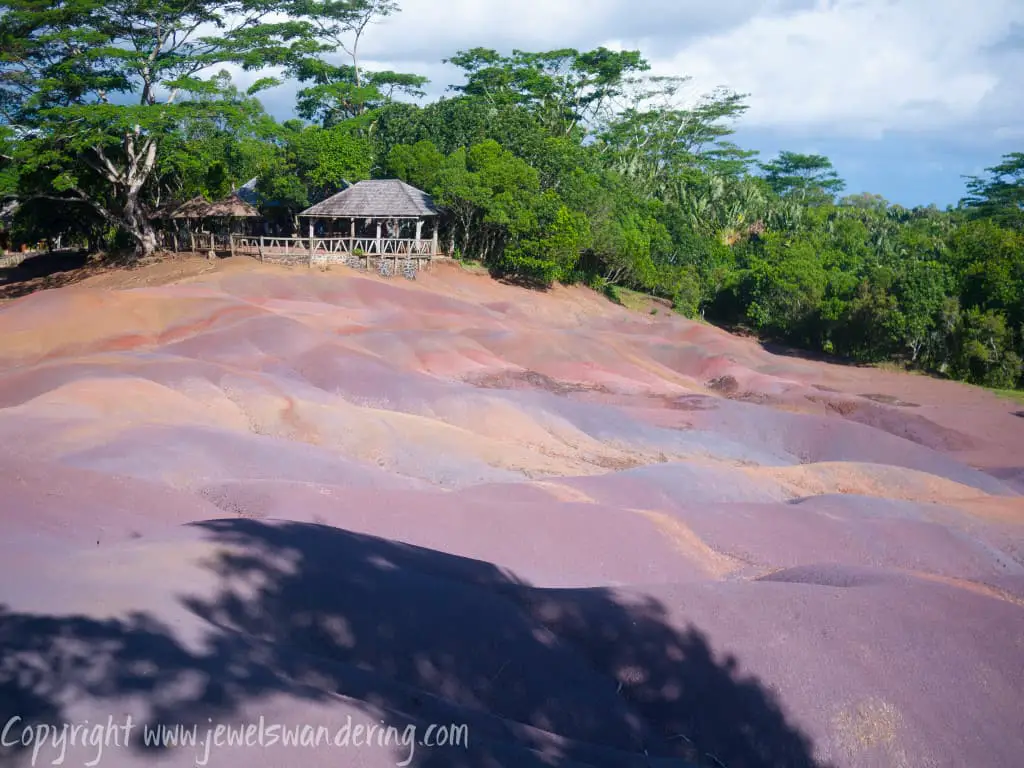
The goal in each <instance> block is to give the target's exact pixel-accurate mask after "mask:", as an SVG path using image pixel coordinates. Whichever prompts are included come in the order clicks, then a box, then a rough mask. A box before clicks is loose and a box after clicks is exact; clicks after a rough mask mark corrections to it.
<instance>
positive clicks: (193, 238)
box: [188, 227, 196, 253]
mask: <svg viewBox="0 0 1024 768" xmlns="http://www.w3.org/2000/svg"><path fill="white" fill-rule="evenodd" d="M188 244H189V245H190V246H191V248H190V250H191V251H192V253H195V252H196V233H195V232H193V231H192V227H189V228H188Z"/></svg>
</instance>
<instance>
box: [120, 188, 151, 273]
mask: <svg viewBox="0 0 1024 768" xmlns="http://www.w3.org/2000/svg"><path fill="white" fill-rule="evenodd" d="M123 219H124V228H125V230H126V231H127V232H128V234H130V235H131V236H132V239H134V240H135V258H137V259H144V258H146V257H147V256H152V255H153V253H155V252H156V232H155V231H154V230H153V225H152V224H151V223H150V221H149V219H148V218H146V214H145V211H144V210H143V208H142V205H141V202H140V201H139V192H138V191H133V190H128V194H127V199H126V200H125V205H124V214H123Z"/></svg>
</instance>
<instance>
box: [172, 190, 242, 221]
mask: <svg viewBox="0 0 1024 768" xmlns="http://www.w3.org/2000/svg"><path fill="white" fill-rule="evenodd" d="M259 215H260V212H259V211H257V210H256V209H255V208H253V207H252V206H251V205H249V203H247V202H245V200H243V199H242V198H240V197H239V196H238V195H236V194H234V193H232V194H230V195H228V196H227V197H225V198H224V199H223V200H217V201H216V202H213V203H211V202H208V201H207V200H206V198H205V197H203V196H202V195H199V196H198V197H193V198H192V199H191V200H189V201H188V202H187V203H184V204H183V205H182V206H181V207H180V208H178V210H176V211H175V212H174V214H173V215H172V216H171V218H173V219H214V218H233V219H244V218H253V217H256V216H259Z"/></svg>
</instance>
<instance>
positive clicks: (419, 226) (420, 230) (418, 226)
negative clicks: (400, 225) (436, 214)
mask: <svg viewBox="0 0 1024 768" xmlns="http://www.w3.org/2000/svg"><path fill="white" fill-rule="evenodd" d="M422 238H423V219H416V244H415V245H414V246H413V248H414V249H416V250H419V247H420V240H421V239H422Z"/></svg>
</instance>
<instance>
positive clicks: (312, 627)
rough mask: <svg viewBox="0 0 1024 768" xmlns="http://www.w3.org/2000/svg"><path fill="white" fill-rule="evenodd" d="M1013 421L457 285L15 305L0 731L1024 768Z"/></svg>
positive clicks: (245, 269)
mask: <svg viewBox="0 0 1024 768" xmlns="http://www.w3.org/2000/svg"><path fill="white" fill-rule="evenodd" d="M1016 410H1019V406H1016V404H1014V403H1013V402H1011V401H1008V400H1002V399H999V398H997V397H995V396H994V395H991V394H989V393H987V392H985V391H984V390H981V389H978V388H972V387H968V386H965V385H960V384H956V383H951V382H941V381H936V380H933V379H929V378H926V377H922V376H912V375H905V374H897V373H891V372H883V371H878V370H874V369H869V368H856V367H844V366H837V365H827V364H823V363H818V362H812V361H808V360H803V359H799V358H796V357H784V356H775V355H771V354H768V353H767V352H765V351H764V350H762V349H761V347H760V346H759V345H758V344H757V343H756V342H754V341H752V340H749V339H739V338H735V337H732V336H729V335H728V334H725V333H723V332H721V331H719V330H717V329H714V328H712V327H709V326H705V325H701V324H698V323H693V322H688V321H686V320H683V319H681V318H678V317H666V316H664V315H659V316H649V315H641V314H637V313H631V312H629V311H627V310H625V309H623V308H621V307H616V306H614V305H612V304H610V303H608V302H607V301H606V300H604V299H603V298H602V297H600V296H598V295H597V294H595V293H593V292H591V291H588V290H585V289H580V288H572V289H569V288H557V289H555V290H553V291H551V292H549V293H547V294H541V293H535V292H529V291H525V290H522V289H519V288H514V287H510V286H505V285H501V284H499V283H496V282H494V281H491V280H490V279H488V278H486V277H482V276H479V275H474V274H471V273H468V272H466V271H463V270H461V269H459V268H458V267H454V266H437V267H435V268H434V269H433V270H432V271H431V272H430V273H427V274H421V275H420V277H419V279H418V280H417V281H416V282H415V283H410V282H408V281H405V280H401V279H392V280H384V279H380V278H377V277H375V276H366V275H362V276H360V275H357V274H356V273H353V272H351V271H348V270H332V271H330V272H319V271H307V270H305V269H287V268H282V267H272V266H267V265H261V264H258V263H256V262H254V261H251V260H247V259H231V260H225V261H223V262H219V263H216V264H214V265H210V264H208V263H206V262H205V261H201V260H196V261H194V262H188V261H185V262H182V261H178V262H174V263H168V264H163V265H157V266H154V267H149V268H145V269H142V270H134V271H131V272H128V273H123V274H119V273H108V274H104V275H100V276H98V277H94V278H89V279H87V280H85V281H83V282H81V283H79V284H77V285H76V286H74V287H73V288H64V289H60V290H56V291H47V292H44V293H39V294H35V295H31V296H27V297H25V298H22V299H19V300H16V301H12V302H8V303H6V304H3V305H0V488H2V491H3V497H2V498H3V503H2V505H0V524H2V525H3V526H4V532H5V535H4V537H3V538H2V539H0V651H2V656H0V721H2V722H0V727H3V725H5V724H6V723H8V722H10V718H11V717H15V716H17V717H21V718H22V720H21V721H17V722H16V724H15V726H12V728H13V730H11V731H10V732H9V733H8V742H10V739H12V738H15V739H16V738H19V737H20V735H21V733H22V728H23V727H24V725H25V724H30V725H35V724H39V723H54V724H61V723H65V722H68V723H74V722H79V723H80V722H81V721H83V720H88V721H89V722H90V723H97V722H102V723H104V724H105V723H107V719H108V717H113V718H114V720H115V721H118V722H121V723H123V722H124V717H125V716H126V715H128V714H131V715H132V716H133V717H134V718H135V722H136V723H137V730H136V733H135V734H134V735H133V738H132V740H131V743H130V744H128V745H124V744H120V745H113V744H108V746H107V748H106V749H105V751H104V753H103V755H102V761H101V762H100V763H99V764H100V765H103V766H111V765H113V766H118V765H121V766H134V765H143V764H146V765H148V764H150V762H151V760H152V758H153V757H154V755H155V753H154V752H152V750H147V749H145V748H144V745H143V744H142V733H141V729H142V724H143V723H158V722H159V723H162V724H164V725H171V724H175V723H184V724H189V725H191V724H195V725H196V726H197V727H198V729H199V730H198V739H199V740H200V741H202V739H203V737H204V735H205V733H206V728H207V727H215V726H216V725H218V724H224V725H227V724H233V725H235V726H239V725H241V726H243V727H244V726H246V725H247V724H249V723H258V722H259V719H260V717H261V716H262V717H263V718H264V720H265V722H268V723H279V724H292V725H300V726H301V725H303V724H308V725H311V726H313V728H314V729H315V728H316V727H318V726H323V727H325V728H328V729H329V730H330V733H331V735H332V737H333V734H334V733H335V732H336V731H337V729H338V728H340V727H341V726H343V725H345V723H346V722H348V718H351V723H352V724H364V725H366V724H376V725H378V726H382V727H386V726H393V727H394V728H396V729H397V733H398V734H401V733H403V732H405V730H406V728H407V726H409V725H413V724H415V725H417V726H418V727H419V731H418V733H417V734H416V737H415V738H416V739H420V738H422V737H423V736H424V735H425V732H426V728H427V727H428V726H429V725H430V724H431V723H435V724H440V723H444V724H452V723H461V724H466V725H467V727H468V737H469V747H468V748H466V747H465V746H458V747H451V746H449V747H437V746H435V747H429V746H427V745H424V744H418V745H416V744H414V745H412V749H410V746H409V745H405V744H394V743H392V744H390V745H389V746H365V745H364V746H362V747H357V746H355V745H354V744H352V743H350V744H349V745H348V746H321V747H319V748H307V747H302V746H285V745H283V744H281V743H277V744H274V745H270V744H268V743H266V741H264V742H263V743H262V745H260V746H255V745H254V746H237V745H236V746H234V747H228V746H215V747H213V748H212V749H211V751H210V754H209V756H208V762H207V763H206V764H209V765H232V766H234V765H252V766H261V765H267V766H270V765H303V766H318V765H324V766H327V765H331V766H337V765H352V766H385V765H396V764H399V763H402V762H403V761H404V760H405V759H406V758H408V757H409V756H410V753H412V759H411V761H410V763H409V764H411V765H417V766H431V767H433V766H467V767H468V766H474V767H475V766H481V767H482V766H494V765H505V766H511V765H515V766H520V765H522V766H530V765H536V766H540V765H546V766H563V767H566V768H568V767H569V766H625V765H628V766H633V765H635V766H638V767H639V766H658V765H660V766H668V765H725V766H728V768H736V767H737V766H789V765H792V766H812V765H813V766H822V767H823V766H826V765H828V766H876V765H887V766H890V765H891V766H946V765H948V766H960V765H985V766H1007V767H1010V766H1012V767H1013V768H1017V766H1019V765H1022V764H1024V693H1022V691H1024V495H1022V493H1024V421H1022V420H1021V419H1020V418H1018V417H1016V416H1015V415H1014V411H1016ZM393 735H394V734H393ZM59 751H60V750H59V749H57V750H56V751H55V750H54V745H53V744H52V743H51V744H50V745H49V746H47V747H45V748H42V749H41V751H40V753H39V755H37V759H36V762H35V764H50V762H52V760H54V759H55V758H56V757H57V756H58V754H59ZM96 754H97V753H96V748H95V746H89V745H88V744H86V745H82V744H79V745H78V746H77V747H75V746H70V745H69V746H68V748H67V756H66V762H65V764H67V765H72V764H77V765H81V764H83V763H84V762H86V761H89V760H92V759H94V758H95V757H96ZM160 758H161V760H160V764H161V765H167V766H186V767H188V766H193V765H195V764H197V763H198V764H203V761H204V759H205V757H204V749H203V747H202V746H201V745H197V746H195V747H193V746H191V745H190V746H187V747H184V748H176V749H170V750H163V751H162V752H161V754H160ZM8 763H10V764H12V765H20V764H24V765H29V764H31V763H32V749H31V746H29V747H26V748H18V747H8V746H6V745H5V746H0V765H6V764H8Z"/></svg>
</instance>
